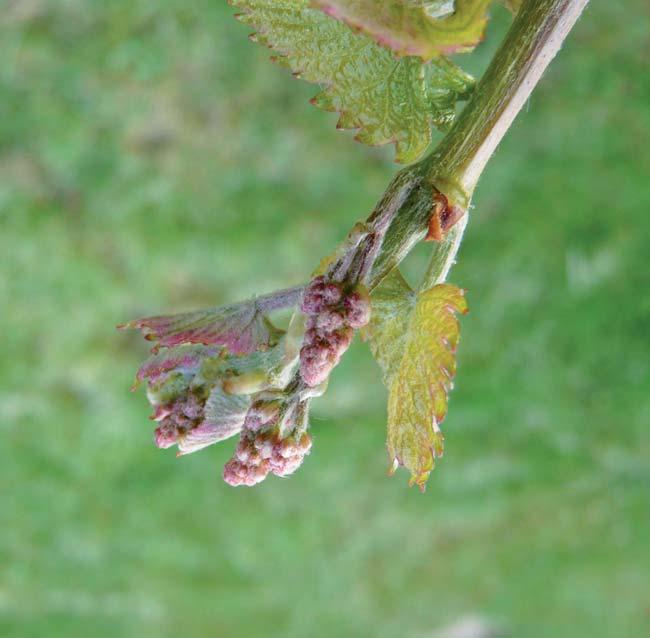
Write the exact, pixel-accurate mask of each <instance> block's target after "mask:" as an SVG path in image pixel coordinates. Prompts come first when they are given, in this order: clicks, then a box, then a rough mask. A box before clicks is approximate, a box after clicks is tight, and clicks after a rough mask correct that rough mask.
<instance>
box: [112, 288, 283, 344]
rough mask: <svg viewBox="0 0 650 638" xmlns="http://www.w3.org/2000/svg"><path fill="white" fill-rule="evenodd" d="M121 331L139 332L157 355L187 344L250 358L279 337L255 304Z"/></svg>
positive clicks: (150, 320) (159, 319)
mask: <svg viewBox="0 0 650 638" xmlns="http://www.w3.org/2000/svg"><path fill="white" fill-rule="evenodd" d="M120 328H123V329H125V328H131V329H139V330H140V331H141V332H142V334H143V335H144V337H145V339H147V340H148V341H153V342H154V351H155V350H157V349H158V348H160V347H161V346H164V347H172V346H178V345H181V344H185V343H201V344H204V345H221V346H225V347H226V348H227V349H228V350H229V351H230V352H231V353H233V354H250V353H251V352H254V351H255V350H258V349H260V348H265V347H267V346H269V345H271V344H273V343H274V342H275V341H277V337H278V336H279V333H278V331H277V330H276V329H275V328H274V327H273V325H272V324H271V323H270V322H269V320H268V319H267V318H266V317H265V316H264V315H263V314H262V313H261V312H260V311H259V310H258V308H257V306H256V305H255V301H254V300H253V301H249V302H244V303H239V304H234V305H231V306H221V307H219V308H211V309H208V310H197V311H196V312H186V313H181V314H176V315H161V316H155V317H145V318H144V319H135V320H133V321H129V322H128V323H126V324H124V325H122V326H120Z"/></svg>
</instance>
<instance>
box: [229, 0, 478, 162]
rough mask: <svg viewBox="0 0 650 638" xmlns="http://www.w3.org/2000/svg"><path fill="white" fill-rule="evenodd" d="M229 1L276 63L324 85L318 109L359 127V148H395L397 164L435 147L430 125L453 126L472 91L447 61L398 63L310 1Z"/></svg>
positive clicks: (402, 60) (343, 125)
mask: <svg viewBox="0 0 650 638" xmlns="http://www.w3.org/2000/svg"><path fill="white" fill-rule="evenodd" d="M230 1H231V3H232V4H233V5H234V6H235V7H237V8H238V9H241V10H242V12H243V13H242V14H241V15H239V19H240V20H241V21H242V22H244V23H245V24H248V25H250V26H251V27H253V28H254V29H255V30H256V34H255V35H254V36H252V37H253V39H254V40H256V41H258V42H260V43H262V44H265V45H266V46H268V47H269V48H270V49H272V50H273V51H274V52H275V53H276V54H277V57H275V58H274V59H275V60H276V61H277V62H279V63H280V64H282V65H283V66H287V67H288V68H290V69H291V70H292V71H293V73H294V75H296V76H297V77H302V78H304V79H305V80H307V81H308V82H313V83H316V84H320V85H321V86H322V89H323V90H322V91H321V92H320V93H318V94H317V95H316V96H315V97H314V98H313V99H312V103H313V104H314V105H316V106H317V107H319V108H321V109H324V110H327V111H336V112H338V113H339V114H340V117H339V121H338V124H337V127H338V128H342V129H358V133H357V135H356V139H357V140H359V141H361V142H364V143H366V144H370V145H372V146H379V145H383V144H388V143H395V145H396V149H395V150H396V161H398V162H412V161H415V160H416V159H418V158H419V157H420V156H421V155H422V154H423V153H424V151H425V150H426V148H427V146H428V145H429V143H430V141H431V126H436V127H437V128H440V129H442V130H444V129H446V128H448V126H449V125H450V124H451V121H452V120H453V118H454V115H455V106H456V102H457V101H458V100H461V99H466V98H467V97H468V96H469V94H470V92H471V90H472V88H473V85H474V81H473V79H472V78H471V77H470V76H469V75H467V74H466V73H464V72H463V71H462V70H461V69H460V68H459V67H457V66H456V65H455V64H453V63H452V62H450V61H449V60H447V59H446V58H444V57H437V58H435V59H434V60H433V61H432V63H431V64H427V65H424V64H423V63H422V60H421V59H420V58H418V57H413V56H410V57H403V58H399V59H396V58H395V57H394V55H393V53H392V52H391V51H389V50H388V49H385V48H384V47H381V46H379V45H378V44H377V43H376V42H374V41H373V40H372V39H371V38H370V37H368V36H365V35H363V34H358V33H354V32H353V31H352V30H351V29H350V28H349V27H348V26H347V25H345V24H344V23H343V22H340V21H339V20H336V19H334V18H332V17H330V16H327V15H325V14H324V13H323V12H322V11H320V10H318V9H313V8H311V7H310V6H309V1H308V0H230Z"/></svg>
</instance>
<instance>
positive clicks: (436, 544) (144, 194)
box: [0, 0, 650, 638]
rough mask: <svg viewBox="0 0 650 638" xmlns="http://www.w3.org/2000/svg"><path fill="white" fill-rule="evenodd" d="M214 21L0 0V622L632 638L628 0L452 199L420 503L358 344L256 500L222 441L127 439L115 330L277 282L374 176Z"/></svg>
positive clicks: (248, 631) (641, 132)
mask: <svg viewBox="0 0 650 638" xmlns="http://www.w3.org/2000/svg"><path fill="white" fill-rule="evenodd" d="M493 13H494V15H495V19H494V20H493V22H492V24H491V26H490V28H489V32H488V38H487V41H486V43H484V44H482V45H481V46H480V47H479V49H478V51H477V53H476V54H475V55H474V56H473V57H468V56H465V57H464V59H462V60H461V64H463V65H465V67H466V68H469V69H470V70H473V71H478V72H480V70H481V69H482V68H484V66H485V64H486V63H487V60H488V59H489V57H490V55H491V54H492V52H493V51H494V49H495V48H496V46H497V44H498V41H499V39H500V38H501V37H502V35H503V34H504V32H505V29H506V28H507V23H508V21H509V17H508V14H507V13H506V12H505V10H502V9H500V8H496V9H495V10H494V12H493ZM231 16H232V10H231V9H229V8H228V7H227V6H226V5H225V2H223V1H222V0H163V2H149V1H147V0H131V1H130V2H121V1H117V2H98V1H95V0H85V1H84V0H6V1H5V2H4V3H2V9H1V11H0V54H1V59H2V63H1V64H0V310H1V312H0V331H1V334H2V340H1V344H2V345H1V346H0V348H1V350H0V351H1V353H2V357H1V358H0V432H1V434H2V442H3V443H2V447H1V448H0V449H1V452H0V453H1V458H0V499H1V500H0V636H2V637H3V638H18V637H20V638H32V637H34V638H41V637H48V638H49V637H50V636H65V637H66V638H76V637H84V638H85V637H86V636H93V637H94V638H101V637H107V638H109V637H110V638H115V637H134V638H148V637H156V638H166V637H170V638H171V637H178V636H183V637H184V638H199V637H201V638H204V637H207V636H211V637H212V636H214V637H219V638H224V637H225V638H231V637H233V638H248V637H255V636H264V637H269V638H276V637H277V638H280V637H282V638H305V637H310V638H311V637H315V638H320V637H323V638H325V637H328V638H330V637H332V636H336V637H342V638H353V637H354V638H356V637H366V636H368V637H372V638H389V637H390V638H392V637H393V636H400V637H404V638H429V637H431V638H433V637H435V636H439V637H444V638H449V637H453V636H459V635H463V636H469V637H470V638H479V637H480V636H483V638H485V636H488V635H492V636H498V635H504V636H510V635H512V636H525V637H526V638H542V637H553V638H563V637H567V638H569V637H570V638H583V637H584V638H601V637H602V638H612V637H619V636H621V637H623V636H645V635H650V428H649V427H648V421H649V419H650V392H649V389H650V388H649V367H650V363H649V362H650V295H648V284H649V283H650V277H649V276H648V248H647V246H648V237H649V235H650V216H649V215H648V210H650V147H649V145H648V140H649V138H650V73H649V72H648V55H649V51H650V29H648V23H649V22H650V9H649V5H648V3H647V0H631V1H630V2H625V3H617V2H595V1H594V2H593V3H592V6H590V7H589V8H588V9H587V11H586V14H585V16H584V17H583V19H582V20H581V21H580V23H579V24H578V26H577V28H576V30H575V32H574V33H572V34H571V36H570V38H569V41H568V43H567V45H566V46H565V48H564V49H563V51H562V52H561V54H560V55H559V57H558V59H557V60H556V61H555V62H554V63H553V65H552V67H551V69H550V71H549V72H548V73H547V74H546V76H545V78H544V80H543V82H542V83H541V85H540V86H539V87H538V89H537V91H536V92H535V93H534V95H533V97H532V99H531V100H530V103H529V105H528V106H527V108H526V109H525V112H523V113H522V114H521V115H520V116H519V118H518V119H517V121H516V123H515V125H514V127H513V128H512V130H511V131H510V133H509V134H508V136H507V138H506V140H505V141H504V143H503V144H502V146H501V148H500V149H499V150H498V152H497V154H496V155H495V157H494V159H493V161H492V164H491V165H490V166H489V168H488V170H487V172H486V174H485V176H484V179H483V180H482V182H481V184H480V186H479V189H478V192H477V194H476V196H475V199H474V209H473V210H472V217H471V221H470V225H469V228H468V231H467V235H466V241H465V242H464V244H463V247H462V249H461V254H460V261H459V263H458V265H457V266H456V268H455V269H454V271H453V273H452V277H451V280H452V281H453V282H454V283H456V284H458V285H461V286H463V287H465V288H467V289H468V291H469V292H468V298H469V302H470V307H471V313H470V314H469V315H468V316H467V317H465V318H463V320H462V332H463V336H462V340H461V345H460V353H459V354H460V365H459V373H458V377H457V388H456V390H455V391H454V393H453V394H452V397H451V405H450V413H449V416H448V418H447V420H446V421H445V423H444V431H445V434H446V456H445V458H444V459H442V461H441V462H440V463H439V464H438V467H437V468H436V470H435V471H434V473H433V474H432V477H431V480H430V482H429V486H428V489H427V492H426V493H425V494H424V495H421V494H420V493H419V492H418V491H417V490H414V489H412V490H409V489H408V488H407V487H406V482H407V474H406V473H405V472H403V471H402V472H399V473H398V474H397V476H396V477H394V478H387V477H386V475H385V474H386V467H387V458H386V455H385V450H384V427H385V391H384V389H383V387H382V385H381V381H380V375H379V371H378V369H377V368H376V366H375V365H374V363H373V361H372V359H371V356H370V355H369V353H368V351H367V348H366V347H365V346H364V345H363V344H356V345H355V346H354V347H353V350H352V351H351V353H350V354H349V355H348V356H347V357H346V358H345V360H344V362H343V363H342V365H341V366H340V368H339V369H337V371H336V373H335V375H334V379H333V380H332V383H331V384H330V390H329V392H328V393H327V395H326V396H325V397H323V398H321V399H319V400H317V401H316V402H315V406H314V415H313V433H314V439H315V445H314V449H313V452H312V454H311V456H310V457H309V458H308V459H307V461H306V462H305V464H304V465H303V467H302V468H301V469H300V470H299V472H298V473H297V474H296V475H294V476H293V477H292V478H291V479H289V480H280V479H275V478H272V479H269V480H267V481H266V482H264V483H263V484H262V485H260V486H258V487H256V488H254V489H247V488H239V489H233V488H230V487H228V486H227V485H226V484H224V483H223V482H222V480H221V477H220V473H221V468H222V466H223V463H224V462H225V460H226V459H227V458H228V457H229V456H230V454H231V451H232V447H233V443H232V442H226V443H224V444H221V445H219V446H215V447H212V448H209V449H207V450H205V451H203V452H200V453H198V454H195V455H191V456H189V457H185V458H182V459H176V458H175V456H174V453H173V451H172V450H168V451H159V450H157V449H155V447H154V446H153V444H152V430H153V427H152V425H151V422H150V421H148V420H147V416H148V414H149V409H148V405H147V403H146V399H145V397H144V395H143V393H142V392H139V393H135V394H132V393H130V392H129V386H130V384H131V382H132V380H133V376H134V372H135V370H136V368H137V366H138V363H139V361H140V360H141V359H143V358H144V357H145V355H146V353H147V346H146V344H145V342H144V341H142V340H141V339H140V338H139V337H138V336H137V335H136V334H123V333H118V332H116V331H115V329H114V326H115V325H116V324H117V323H120V322H121V321H124V320H126V319H130V318H133V317H137V316H141V315H146V314H155V313H159V312H169V311H181V310H188V309H193V308H199V307H202V306H209V305H215V304H219V303H223V302H229V301H234V300H237V299H243V298H245V297H247V296H250V295H253V294H256V293H263V292H268V291H271V290H273V289H275V288H278V287H284V286H289V285H293V284H297V283H299V282H301V281H303V280H304V279H305V277H306V276H307V274H308V272H309V271H310V270H311V269H312V268H313V267H314V266H315V265H316V263H317V262H318V260H319V258H320V257H321V256H323V255H325V254H327V253H329V252H330V251H331V250H332V249H333V248H334V246H335V245H336V243H337V242H338V241H339V240H341V239H342V238H343V237H344V236H345V234H346V232H347V230H348V228H349V227H350V226H351V225H352V224H353V223H354V222H355V221H356V220H357V219H359V218H362V217H364V216H365V215H366V214H367V213H368V212H369V211H370V210H371V209H372V207H373V205H374V203H375V201H376V199H377V198H378V197H379V195H380V194H381V193H382V191H383V189H384V187H385V186H386V185H387V183H388V180H389V178H390V176H391V175H392V174H393V173H394V172H395V170H396V166H395V165H394V164H392V163H391V157H392V150H391V149H370V148H366V147H362V146H361V145H359V144H356V143H354V142H353V141H352V139H351V137H352V136H351V135H350V134H344V133H340V132H336V131H335V130H334V124H335V122H336V116H334V115H328V114H324V113H322V112H319V111H317V110H316V109H314V108H312V107H311V106H309V104H307V100H308V98H309V97H310V96H311V95H313V94H314V92H315V88H314V87H310V86H307V85H304V84H302V83H300V82H297V81H295V80H293V79H292V78H291V77H290V75H289V74H287V73H286V72H285V71H283V70H282V69H280V68H278V67H276V66H274V65H272V64H271V63H269V62H268V59H267V58H268V52H267V51H265V50H264V49H263V48H262V47H259V46H257V45H254V44H251V43H249V42H248V41H247V40H246V34H247V29H246V28H245V27H243V26H242V25H240V24H238V23H237V22H236V21H234V20H233V19H232V17H231ZM427 251H428V247H427V246H421V247H418V249H417V250H416V251H415V253H414V255H413V256H412V257H409V260H408V263H407V264H406V269H407V272H408V273H410V274H411V276H414V275H415V274H417V272H418V270H419V269H421V268H423V267H424V265H425V263H426V257H427ZM450 626H455V627H456V629H455V631H456V634H454V633H453V631H454V630H452V629H449V630H446V629H445V628H449V627H450ZM471 626H473V627H474V630H473V631H474V633H469V634H459V633H458V631H460V630H459V629H458V628H459V627H464V628H465V629H466V630H467V628H468V627H471ZM480 631H483V634H481V633H480ZM490 632H491V633H490Z"/></svg>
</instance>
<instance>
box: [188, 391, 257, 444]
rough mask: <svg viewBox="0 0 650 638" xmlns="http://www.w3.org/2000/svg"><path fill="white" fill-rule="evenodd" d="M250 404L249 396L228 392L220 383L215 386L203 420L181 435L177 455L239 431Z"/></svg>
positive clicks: (228, 436) (216, 441)
mask: <svg viewBox="0 0 650 638" xmlns="http://www.w3.org/2000/svg"><path fill="white" fill-rule="evenodd" d="M250 405H251V399H250V397H247V396H241V395H232V394H227V393H226V392H224V391H223V389H222V388H221V387H219V386H216V387H215V388H213V390H212V392H211V393H210V396H209V397H208V400H207V402H206V404H205V408H204V415H203V419H202V421H201V422H200V423H199V424H198V425H196V426H194V427H193V428H191V429H189V430H187V431H186V432H183V433H182V434H180V435H179V437H178V456H183V455H185V454H191V453H192V452H197V451H198V450H202V449H203V448H204V447H207V446H208V445H213V444H214V443H219V442H220V441H224V440H226V439H228V438H230V437H231V436H234V435H235V434H237V433H238V432H239V431H240V430H241V429H242V426H243V425H244V419H245V418H246V413H247V412H248V408H249V407H250Z"/></svg>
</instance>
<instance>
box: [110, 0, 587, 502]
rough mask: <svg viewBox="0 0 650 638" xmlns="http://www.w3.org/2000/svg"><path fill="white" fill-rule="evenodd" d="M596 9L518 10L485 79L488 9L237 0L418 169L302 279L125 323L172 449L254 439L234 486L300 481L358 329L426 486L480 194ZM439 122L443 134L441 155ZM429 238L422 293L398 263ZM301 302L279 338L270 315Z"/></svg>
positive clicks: (548, 3) (542, 2) (353, 125)
mask: <svg viewBox="0 0 650 638" xmlns="http://www.w3.org/2000/svg"><path fill="white" fill-rule="evenodd" d="M587 2H588V0H523V2H521V0H509V1H507V2H504V3H505V4H506V6H507V7H508V8H509V9H510V11H511V12H512V14H513V19H512V24H511V26H510V28H509V30H508V32H507V34H506V36H505V38H504V40H503V42H502V43H501V45H500V47H499V48H498V50H497V52H496V53H495V55H494V57H493V59H492V60H491V62H490V64H489V66H488V68H487V70H486V71H485V73H484V74H483V76H482V77H481V79H480V80H479V81H478V82H475V80H474V79H473V78H472V77H471V76H469V75H468V74H467V73H466V72H465V71H463V70H462V69H461V68H460V67H459V66H458V65H457V64H456V63H455V62H452V61H451V59H450V58H449V57H448V56H449V54H452V53H462V52H469V51H471V50H472V49H473V48H474V47H475V46H476V45H477V44H478V43H479V42H480V40H481V39H482V38H483V35H484V30H485V25H486V22H487V19H488V13H489V10H490V8H491V7H490V5H491V4H492V1H491V0H454V1H453V2H452V1H450V0H312V1H311V2H310V0H231V3H232V4H233V5H234V6H235V7H236V8H237V9H238V10H239V11H240V12H241V13H240V14H239V15H238V17H239V19H240V20H242V21H243V22H244V23H246V24H247V25H250V26H251V27H252V28H253V29H254V33H253V34H252V35H251V39H252V40H254V41H257V42H259V43H261V44H263V45H265V46H267V47H268V48H270V49H271V51H272V53H273V58H272V59H273V60H274V61H275V62H277V63H278V64H280V65H282V66H284V67H286V68H288V69H289V70H291V71H292V72H293V74H294V75H295V76H296V77H300V78H303V79H305V80H307V81H309V82H312V83H314V84H317V85H318V86H319V87H320V91H319V92H318V93H317V95H316V96H315V97H314V98H313V99H312V103H313V104H314V105H315V106H317V107H319V108H322V109H325V110H328V111H335V112H337V113H338V114H339V121H338V125H337V127H338V128H344V129H355V130H356V136H355V139H357V140H359V141H360V142H363V143H367V144H372V145H382V144H393V145H394V148H395V159H396V161H397V162H400V163H403V164H406V166H405V167H404V168H402V169H401V170H400V171H399V172H398V173H397V174H396V175H395V176H394V178H393V179H392V180H391V182H390V183H389V185H388V187H387V189H386V191H385V192H384V193H383V194H382V195H381V197H380V198H379V200H378V203H377V205H376V206H375V208H374V210H373V211H372V212H371V213H370V215H369V216H368V217H367V218H366V219H365V220H364V221H361V222H357V223H356V224H354V226H353V227H352V228H351V229H350V231H349V233H348V234H347V236H346V238H345V240H344V241H343V242H342V243H341V245H340V246H338V247H337V248H336V249H335V250H334V252H333V253H332V254H331V255H329V256H326V257H324V258H323V259H322V260H321V262H320V264H318V265H317V267H316V269H315V270H314V272H312V273H311V274H307V273H306V274H305V277H304V281H305V283H304V285H302V286H297V287H295V288H290V289H285V290H279V291H277V292H273V293H270V294H265V295H262V296H258V297H256V298H254V299H251V300H248V301H244V302H240V303H233V304H229V305H227V306H221V307H217V308H211V309H207V310H199V311H196V312H190V313H183V314H176V315H165V316H154V317H146V318H143V319H137V320H134V321H130V322H128V323H126V324H124V325H123V326H120V327H122V328H135V329H139V330H140V331H141V332H142V334H143V335H144V337H145V338H146V339H147V340H149V341H151V342H152V344H153V349H152V354H151V356H150V357H149V358H148V359H147V360H146V361H145V362H144V363H143V365H142V366H141V367H140V369H139V370H138V372H137V375H136V385H137V384H139V383H140V382H145V383H146V387H147V397H148V399H149V401H150V403H151V404H152V406H153V409H154V412H153V415H152V417H151V418H152V419H154V420H155V421H156V422H157V423H158V426H157V428H156V430H155V442H156V444H157V445H158V446H159V447H161V448H167V447H171V446H177V449H178V454H179V455H183V454H188V453H190V452H194V451H197V450H199V449H202V448H204V447H206V446H209V445H211V444H213V443H216V442H219V441H222V440H224V439H227V438H230V437H233V436H239V441H238V443H237V445H236V448H235V451H234V454H233V456H232V458H231V459H230V460H229V461H228V462H227V463H226V465H225V468H224V470H223V478H224V480H225V481H226V482H227V483H229V484H230V485H249V486H251V485H255V484H257V483H259V482H260V481H262V480H264V479H265V478H266V477H267V476H268V475H269V474H275V475H276V476H287V475H290V474H292V473H294V472H295V471H296V470H297V469H298V468H299V467H300V465H301V464H302V462H303V460H304V458H305V456H306V455H307V454H308V453H309V452H310V450H311V447H312V438H311V434H310V430H309V409H310V405H311V402H312V400H313V399H314V398H316V397H320V396H322V395H323V394H325V392H326V390H327V383H328V380H329V377H330V375H331V374H332V371H333V370H334V368H335V367H336V366H337V364H338V363H339V361H340V360H341V358H342V357H343V356H344V355H345V353H346V351H347V349H348V347H349V346H350V343H351V342H352V340H353V338H354V336H355V334H356V333H357V332H358V333H359V334H360V336H361V338H362V339H363V340H364V341H365V342H367V343H368V345H369V346H370V349H371V351H372V353H373V355H374V357H375V359H376V360H377V363H378V364H379V367H380V369H381V372H382V377H383V381H384V383H385V385H386V387H387V389H388V426H387V450H388V455H389V463H390V470H391V472H393V471H395V470H396V469H397V468H398V467H399V466H404V467H405V468H406V469H407V470H408V471H409V472H410V475H411V476H410V484H411V485H414V484H415V485H418V486H419V487H420V489H421V490H424V487H425V485H426V482H427V480H428V478H429V475H430V473H431V471H432V469H433V467H434V465H435V462H436V459H438V458H439V457H441V456H442V454H443V444H444V437H443V434H442V431H441V427H440V426H441V423H442V422H443V420H444V418H445V416H446V414H447V403H448V395H449V392H450V390H451V389H452V387H453V378H454V375H455V372H456V356H455V354H456V348H457V344H458V340H459V331H460V328H459V321H458V315H459V314H463V313H465V312H467V308H468V306H467V301H466V298H465V291H464V290H463V289H461V288H458V287H456V286H454V285H452V284H450V283H448V282H447V278H448V275H449V272H450V270H451V268H452V266H453V264H454V262H455V259H456V255H457V252H458V249H459V246H460V244H461V241H462V237H463V232H464V230H465V227H466V225H467V223H468V219H469V209H470V203H471V199H472V193H473V191H474V188H475V186H476V184H477V182H478V180H479V178H480V176H481V173H482V172H483V169H484V168H485V166H486V164H487V162H488V160H489V159H490V157H491V156H492V154H493V152H494V150H495V148H496V147H497V145H498V144H499V142H500V141H501V139H502V137H503V136H504V135H505V133H506V131H507V130H508V128H509V127H510V125H511V124H512V122H513V120H514V119H515V117H516V115H517V113H518V112H519V110H520V109H521V107H522V105H523V104H524V103H525V102H526V100H527V99H528V98H529V96H530V94H531V92H532V90H533V89H534V87H535V85H536V84H537V83H538V81H539V80H540V78H541V76H542V74H543V72H544V70H545V69H546V67H547V66H548V64H549V63H550V61H551V60H552V59H553V57H554V56H555V54H556V53H557V52H558V50H559V49H560V47H561V45H562V43H563V41H564V39H565V38H566V36H567V35H568V33H569V32H570V30H571V29H572V27H573V25H574V24H575V22H576V20H577V19H578V17H579V16H580V14H581V12H582V10H583V9H584V7H585V5H586V4H587ZM459 101H466V102H467V103H466V104H465V106H464V108H463V109H462V110H461V111H460V113H459V114H458V115H457V113H456V111H457V102H459ZM432 128H438V129H439V130H441V131H443V132H445V135H444V137H443V138H442V140H441V141H440V143H439V144H438V145H437V146H436V147H435V148H434V149H433V150H432V151H431V152H429V153H428V154H426V151H427V148H428V146H429V145H430V142H431V130H432ZM477 214H480V211H477ZM422 241H426V242H430V246H431V256H430V261H429V265H428V267H427V268H426V271H425V272H424V273H423V274H422V278H421V281H420V282H419V284H418V286H417V287H411V286H410V285H409V284H408V283H407V282H406V280H405V279H404V277H403V276H402V274H401V273H400V271H399V265H400V262H401V261H402V260H403V259H404V258H405V257H406V255H407V254H408V253H409V252H410V251H411V249H412V248H413V247H414V246H415V245H416V244H418V243H420V242H422ZM287 309H290V310H291V311H292V316H291V319H290V321H289V323H288V325H287V326H285V327H284V328H280V327H278V326H277V325H275V324H274V323H273V322H272V317H271V315H272V313H274V312H275V311H278V310H287Z"/></svg>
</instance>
